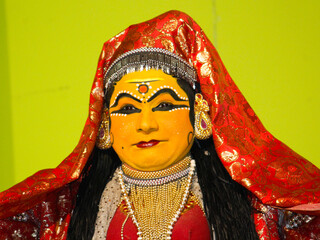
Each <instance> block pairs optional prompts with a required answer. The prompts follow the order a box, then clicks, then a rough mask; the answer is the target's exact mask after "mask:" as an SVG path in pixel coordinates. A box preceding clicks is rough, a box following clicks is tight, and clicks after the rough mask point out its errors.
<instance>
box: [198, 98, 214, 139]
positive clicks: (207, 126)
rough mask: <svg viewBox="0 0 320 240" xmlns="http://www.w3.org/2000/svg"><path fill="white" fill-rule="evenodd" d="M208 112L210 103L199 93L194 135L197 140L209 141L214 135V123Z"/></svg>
mask: <svg viewBox="0 0 320 240" xmlns="http://www.w3.org/2000/svg"><path fill="white" fill-rule="evenodd" d="M208 112H209V106H208V102H207V101H206V100H205V99H203V97H202V95H201V94H200V93H197V94H196V96H195V102H194V115H195V122H194V135H195V137H196V138H197V139H200V140H204V139H208V138H209V137H210V136H211V134H212V123H211V119H210V116H209V114H208Z"/></svg>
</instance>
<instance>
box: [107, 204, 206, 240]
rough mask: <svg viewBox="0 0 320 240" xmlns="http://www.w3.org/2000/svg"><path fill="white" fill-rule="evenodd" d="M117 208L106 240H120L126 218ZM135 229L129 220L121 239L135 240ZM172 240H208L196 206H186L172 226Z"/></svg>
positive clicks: (203, 222) (204, 220) (202, 217)
mask: <svg viewBox="0 0 320 240" xmlns="http://www.w3.org/2000/svg"><path fill="white" fill-rule="evenodd" d="M121 208H122V206H120V207H118V209H117V211H116V213H115V215H114V217H113V219H112V220H111V223H110V226H109V229H108V232H107V239H109V240H110V239H112V240H121V228H122V226H123V223H124V221H125V219H126V217H127V215H126V213H125V212H124V211H122V210H121ZM137 238H138V237H137V228H136V226H135V225H134V223H133V222H132V219H131V218H128V220H127V221H126V222H125V224H124V226H123V239H125V240H137ZM171 239H172V240H210V239H211V238H210V230H209V225H208V222H207V219H206V217H205V214H204V212H203V211H202V210H201V208H200V207H199V206H198V205H196V204H195V205H193V206H190V205H189V206H188V209H185V212H184V213H183V214H182V215H181V216H180V218H179V219H178V221H177V222H176V224H175V225H174V228H173V231H172V235H171Z"/></svg>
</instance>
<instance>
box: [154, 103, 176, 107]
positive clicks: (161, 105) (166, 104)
mask: <svg viewBox="0 0 320 240" xmlns="http://www.w3.org/2000/svg"><path fill="white" fill-rule="evenodd" d="M172 107H173V104H172V103H169V102H162V103H160V104H159V105H158V106H157V108H172Z"/></svg>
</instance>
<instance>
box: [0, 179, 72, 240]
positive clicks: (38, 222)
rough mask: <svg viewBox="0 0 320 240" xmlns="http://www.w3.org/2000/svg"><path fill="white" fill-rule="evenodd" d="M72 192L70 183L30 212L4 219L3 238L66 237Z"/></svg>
mask: <svg viewBox="0 0 320 240" xmlns="http://www.w3.org/2000/svg"><path fill="white" fill-rule="evenodd" d="M72 195H73V194H72V191H71V188H70V186H69V185H67V186H65V187H63V188H62V189H58V190H56V191H54V192H51V193H49V194H47V196H46V197H45V200H43V201H42V202H41V203H39V204H38V205H36V206H34V207H32V208H31V209H29V210H27V211H26V212H23V213H20V214H17V215H15V216H11V217H8V218H6V219H0V239H8V240H11V239H12V240H13V239H25V240H31V239H32V240H33V239H55V240H63V239H66V237H67V230H68V226H69V221H70V216H71V210H72V208H73V204H74V200H73V198H72Z"/></svg>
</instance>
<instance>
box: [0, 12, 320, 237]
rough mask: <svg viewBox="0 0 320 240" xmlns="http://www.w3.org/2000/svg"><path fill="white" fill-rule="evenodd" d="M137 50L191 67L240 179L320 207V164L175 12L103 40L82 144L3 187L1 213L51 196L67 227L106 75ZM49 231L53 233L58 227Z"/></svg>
mask: <svg viewBox="0 0 320 240" xmlns="http://www.w3.org/2000/svg"><path fill="white" fill-rule="evenodd" d="M140 48H160V49H165V50H167V51H169V52H171V53H174V54H175V55H177V56H179V57H180V58H182V59H184V60H185V61H186V62H187V63H189V64H190V65H192V66H193V67H194V69H195V70H196V72H197V75H198V82H199V84H200V87H201V91H202V94H203V96H204V98H205V99H206V100H207V102H208V104H209V106H210V116H211V120H212V123H213V140H214V144H215V147H216V151H217V153H218V155H219V157H220V159H221V161H222V163H223V165H224V166H225V168H226V169H227V170H228V172H229V174H230V175H231V177H232V178H233V179H234V180H235V181H237V182H238V183H240V184H241V185H243V186H244V187H246V188H247V189H248V190H249V191H251V192H252V193H253V194H254V195H255V196H256V197H257V198H258V199H259V200H260V201H261V202H262V203H264V204H267V205H270V206H273V207H277V208H288V209H294V210H296V211H301V212H308V211H310V212H313V213H316V212H317V213H319V212H320V203H319V202H320V200H319V199H320V184H319V183H320V171H319V169H318V168H316V167H315V166H314V165H313V164H312V163H310V162H308V161H307V160H306V159H304V158H303V157H301V156H300V155H298V154H297V153H295V152H294V151H292V150H291V149H290V148H289V147H287V146H286V145H285V144H283V143H282V142H280V141H279V140H277V139H276V138H275V137H273V136H272V135H271V134H270V133H269V132H268V131H267V130H266V129H265V128H264V127H263V125H262V123H261V122H260V120H259V119H258V117H257V116H256V114H255V113H254V111H253V110H252V108H251V107H250V105H249V104H248V102H247V101H246V99H245V98H244V96H243V95H242V94H241V92H240V91H239V89H238V88H237V86H236V85H235V83H234V82H233V80H232V79H231V77H230V76H229V74H228V72H227V70H226V68H225V67H224V65H223V63H222V61H221V59H220V57H219V55H218V53H217V51H216V49H215V48H214V46H213V45H212V44H211V42H210V41H209V40H208V38H207V37H206V35H205V34H204V33H203V31H202V29H201V28H200V27H199V26H198V25H197V24H196V23H195V22H194V20H193V19H192V18H191V17H189V16H188V15H186V14H184V13H182V12H179V11H170V12H167V13H164V14H162V15H160V16H158V17H156V18H154V19H151V20H149V21H146V22H143V23H140V24H136V25H132V26H130V27H129V28H127V29H126V30H124V31H123V32H121V33H119V34H118V35H116V36H115V37H113V38H111V39H110V40H108V41H107V42H106V43H105V44H104V46H103V49H102V52H101V54H100V58H99V62H98V67H97V72H96V75H95V79H94V82H93V85H92V89H91V94H90V105H89V116H88V119H87V121H86V124H85V127H84V130H83V132H82V135H81V139H80V141H79V143H78V145H77V147H76V148H75V149H74V151H73V152H72V153H71V154H70V155H69V156H68V157H67V158H66V159H65V160H64V161H63V162H62V163H61V164H60V165H59V166H58V167H57V168H55V169H48V170H43V171H39V172H38V173H36V174H34V175H33V176H31V177H29V178H27V179H26V180H25V181H23V182H21V183H19V184H17V185H15V186H14V187H12V188H10V189H9V190H7V191H4V192H2V193H1V195H0V199H1V202H0V204H1V205H0V218H6V217H9V216H13V215H16V214H17V213H20V212H24V211H27V210H28V209H31V208H36V207H37V206H39V203H41V202H42V201H47V202H48V201H49V200H48V199H49V198H50V199H53V200H52V202H56V204H57V206H60V208H61V209H63V210H61V212H60V213H59V214H60V217H61V216H62V218H63V221H62V222H65V223H66V225H64V227H66V226H67V222H68V219H69V218H70V212H71V209H72V207H71V206H72V201H73V200H72V199H74V195H75V193H74V191H75V189H76V187H77V183H78V180H79V179H81V171H82V169H83V168H84V166H85V164H86V162H87V160H88V157H89V156H90V154H91V151H92V150H93V148H94V145H95V140H96V137H97V132H98V129H99V124H100V120H101V113H102V109H103V100H104V86H105V84H104V75H105V73H106V71H107V70H108V69H109V66H111V64H112V63H113V62H114V61H115V60H116V59H117V58H118V57H120V56H121V55H122V54H125V53H126V52H128V51H131V50H134V49H140ZM58 195H59V196H61V195H64V196H66V195H68V196H69V197H67V199H71V200H70V201H71V203H70V202H68V201H66V202H64V204H62V203H61V202H59V199H58V198H57V197H56V196H58ZM57 202H59V203H57ZM59 204H60V205H59ZM60 208H59V209H60ZM62 225H63V224H62ZM62 225H61V224H60V225H59V226H60V227H61V228H63V226H62ZM50 229H52V230H51V231H54V227H52V228H50ZM59 231H60V230H59Z"/></svg>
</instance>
